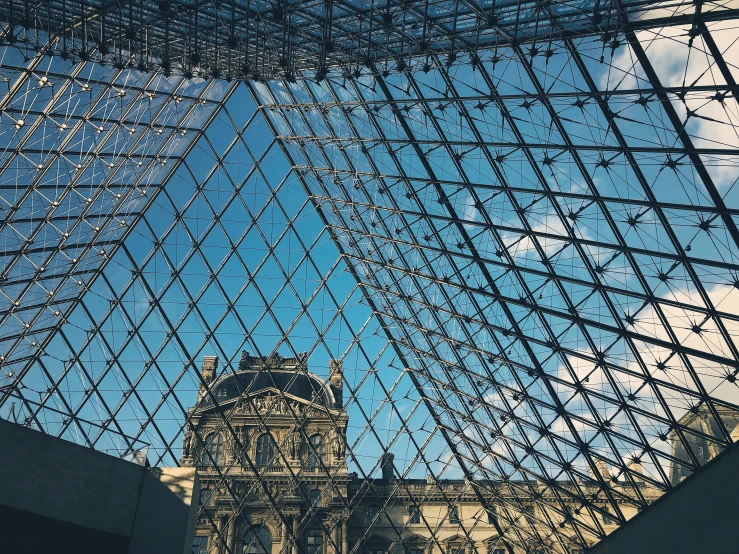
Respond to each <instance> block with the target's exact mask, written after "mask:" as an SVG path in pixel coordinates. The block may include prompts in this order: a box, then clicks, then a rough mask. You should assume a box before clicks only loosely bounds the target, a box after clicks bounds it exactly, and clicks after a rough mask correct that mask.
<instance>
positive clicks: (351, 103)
mask: <svg viewBox="0 0 739 554" xmlns="http://www.w3.org/2000/svg"><path fill="white" fill-rule="evenodd" d="M449 78H450V79H452V80H454V81H457V80H458V79H457V78H456V77H453V76H451V75H450V76H449ZM466 84H467V86H468V87H471V88H475V89H476V87H472V86H471V85H470V84H469V83H466ZM424 86H425V87H427V88H428V87H429V84H428V83H424ZM734 88H735V87H734V86H733V85H718V84H714V85H695V86H690V87H687V86H684V87H683V86H667V87H663V89H664V91H665V92H667V93H670V94H687V93H690V94H696V93H699V92H718V91H721V90H733V89H734ZM476 90H477V89H476ZM598 92H601V93H603V94H605V93H606V91H598ZM642 92H643V90H640V89H621V88H618V89H616V90H612V91H611V90H609V91H607V94H608V96H609V97H616V98H618V97H621V96H634V97H637V98H638V97H639V95H640V94H641V93H642ZM582 95H583V92H582V91H579V92H568V91H551V92H548V93H547V98H549V99H550V100H551V99H560V98H561V99H563V100H565V99H572V98H579V97H581V96H582ZM535 96H536V95H535V94H533V93H530V92H521V93H518V94H514V93H504V94H498V95H497V96H496V98H499V99H500V100H503V101H507V100H529V99H532V98H534V97H535ZM492 100H493V99H492V98H491V97H490V95H489V94H483V93H482V92H480V94H478V95H458V96H454V97H448V96H432V97H419V98H413V99H410V100H400V99H392V100H387V99H383V98H368V99H366V100H364V101H363V102H360V101H357V100H345V101H344V100H341V101H332V102H321V106H322V107H327V108H342V109H343V108H347V107H358V108H361V107H364V106H380V107H385V106H392V105H410V106H411V107H415V106H417V105H423V106H431V107H433V105H434V104H439V103H445V102H462V103H465V104H466V103H468V102H479V103H483V102H484V103H485V104H490V103H491V102H492ZM314 105H315V104H313V103H306V102H280V104H279V107H280V109H281V110H284V109H286V108H287V109H292V110H296V111H299V110H301V109H306V108H310V107H313V106H314ZM472 108H475V109H477V106H472ZM468 109H469V108H468ZM6 111H7V110H6Z"/></svg>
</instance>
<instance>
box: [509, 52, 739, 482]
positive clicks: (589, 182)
mask: <svg viewBox="0 0 739 554" xmlns="http://www.w3.org/2000/svg"><path fill="white" fill-rule="evenodd" d="M515 51H516V53H517V54H518V58H519V60H520V62H521V64H523V66H524V68H525V69H526V72H527V74H528V76H529V78H530V79H531V82H532V83H533V85H534V87H535V88H536V89H537V92H538V93H539V94H540V95H541V98H542V100H541V101H542V103H543V104H544V105H545V107H546V108H547V111H548V112H549V115H550V117H551V118H552V121H553V122H554V124H555V125H556V127H557V129H558V130H559V132H560V135H561V136H562V139H563V141H564V142H566V143H567V144H572V142H571V140H570V138H569V135H568V134H567V131H566V129H565V128H564V125H562V122H561V120H560V119H559V117H558V116H557V114H556V112H555V111H554V109H553V108H552V106H551V104H550V103H549V102H548V100H547V99H546V95H545V92H544V90H543V87H542V85H541V83H540V82H539V80H538V78H537V76H536V74H535V73H534V70H533V67H532V66H531V64H530V63H529V62H528V61H527V59H526V56H525V54H524V52H523V51H522V50H521V49H520V47H519V48H516V49H515ZM670 106H671V105H670ZM686 146H687V145H686ZM625 153H628V152H625ZM572 157H573V159H574V161H575V163H576V165H577V167H578V170H579V171H580V174H581V175H582V176H583V179H584V180H585V182H586V183H587V185H588V188H589V189H590V190H593V191H596V190H597V188H596V186H595V183H594V182H593V180H592V178H591V177H590V175H589V173H588V172H587V170H586V169H585V166H584V164H583V162H582V160H581V159H580V156H579V152H578V151H577V149H576V150H574V151H573V152H572ZM647 188H648V187H647ZM599 207H600V210H601V212H602V213H603V214H604V216H605V218H606V220H607V221H608V223H609V227H610V228H611V231H612V232H613V233H614V235H615V236H616V238H617V239H618V240H619V242H620V243H621V244H625V241H624V239H623V237H622V236H621V233H620V231H619V229H618V227H617V225H616V224H615V222H614V221H613V219H612V218H611V217H610V215H609V212H608V211H607V210H606V209H604V208H605V207H604V206H602V205H600V206H599ZM562 219H564V218H562ZM565 225H566V223H565ZM737 238H738V239H739V233H738V234H737ZM737 245H738V246H739V243H738V244H737ZM681 250H682V249H680V250H679V251H681ZM629 262H630V265H631V267H632V269H633V270H634V272H635V274H636V275H637V277H638V279H639V281H640V284H641V285H642V287H643V288H644V290H645V291H648V290H651V289H649V287H648V284H647V283H646V280H645V279H644V277H643V276H642V275H641V272H640V270H639V268H638V267H639V266H638V264H636V263H635V260H633V259H629ZM591 271H592V270H591ZM594 278H595V279H597V276H594ZM598 282H600V280H598ZM601 297H602V298H604V300H605V301H606V303H607V304H608V305H609V309H610V310H611V311H612V313H613V316H614V320H615V321H616V322H617V323H618V324H619V326H620V327H621V328H622V329H623V330H624V331H625V330H626V329H625V328H624V327H623V324H622V323H621V321H620V319H619V318H617V317H616V315H615V311H614V309H613V307H612V306H611V302H610V298H608V297H607V296H605V295H602V296H601ZM709 306H710V304H709ZM654 309H655V311H656V312H657V314H658V317H659V318H660V320H661V322H662V325H663V327H664V329H665V330H666V331H667V333H668V335H669V336H670V338H671V340H672V341H673V343H674V344H677V343H678V342H679V341H678V340H677V337H676V336H675V334H674V332H673V330H672V327H671V325H670V324H669V322H668V321H667V318H666V317H665V316H664V314H663V313H662V310H661V309H660V307H659V306H656V305H655V306H654ZM626 338H627V340H628V337H626ZM628 342H629V346H630V347H631V349H632V352H633V354H634V355H635V357H636V359H637V362H638V363H639V365H640V366H641V367H642V371H644V373H645V377H647V379H645V382H646V383H650V379H653V378H652V377H651V373H650V372H649V370H648V369H647V365H646V363H645V362H644V360H643V359H642V357H641V355H640V354H639V353H638V352H639V350H638V349H637V348H636V346H635V345H634V344H633V343H632V342H631V340H628ZM668 349H672V350H674V347H673V348H668ZM704 357H705V356H704ZM682 361H683V364H684V365H685V367H686V369H687V370H688V372H689V373H690V374H691V377H692V378H693V380H694V383H695V385H696V388H697V389H698V392H699V393H701V395H702V396H705V395H706V392H705V390H703V384H702V383H701V382H700V379H699V378H698V375H697V373H696V372H695V370H694V368H693V366H692V363H691V362H690V360H689V359H688V358H687V357H683V358H682ZM604 369H605V366H604ZM609 380H610V375H609ZM651 389H652V392H653V393H654V394H655V396H656V397H657V398H658V399H659V402H660V404H661V406H662V408H663V409H664V410H665V413H667V414H668V415H670V416H672V411H671V410H670V408H669V406H668V405H667V402H666V401H665V399H664V397H663V395H662V393H661V392H660V390H659V389H658V388H657V387H656V386H654V384H652V385H651ZM614 390H616V391H617V390H618V389H616V388H614ZM619 396H621V395H620V393H619ZM622 400H623V399H622ZM711 410H712V412H715V409H714V408H713V407H711ZM624 412H625V413H626V414H627V415H628V416H629V419H631V417H630V415H631V414H630V413H629V411H628V410H624ZM673 417H674V416H673ZM714 417H718V416H717V414H716V413H714ZM717 421H720V419H717ZM675 423H677V422H675ZM632 425H634V428H635V429H636V431H637V433H639V435H641V436H642V437H643V438H644V444H645V445H646V444H648V441H646V437H644V435H643V433H642V431H641V427H640V426H639V425H637V424H636V422H635V421H632ZM723 431H724V437H725V438H726V435H727V432H726V430H723ZM681 438H682V437H681ZM683 440H684V439H683ZM685 444H687V443H685ZM688 451H689V452H690V456H691V459H692V461H693V462H694V463H697V459H696V458H695V457H694V454H693V453H692V451H691V449H688ZM654 461H656V460H654ZM654 465H655V468H656V469H657V471H658V472H659V473H660V475H661V476H662V478H663V479H664V482H665V483H669V479H668V478H667V475H666V474H665V473H664V470H663V469H662V466H661V464H658V463H655V464H654ZM627 475H629V474H627Z"/></svg>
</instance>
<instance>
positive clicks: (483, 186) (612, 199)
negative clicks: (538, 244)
mask: <svg viewBox="0 0 739 554" xmlns="http://www.w3.org/2000/svg"><path fill="white" fill-rule="evenodd" d="M594 94H595V93H594ZM308 168H309V166H307V165H296V166H295V169H308ZM312 169H314V170H315V171H317V172H320V171H324V172H325V173H327V174H343V175H347V176H364V177H369V178H371V179H373V180H377V179H381V180H392V179H398V180H402V179H406V180H407V181H408V182H418V183H425V184H429V183H430V182H431V181H432V180H431V179H424V178H421V177H415V176H408V177H405V178H404V177H402V176H400V175H396V174H390V173H379V172H378V173H369V172H366V171H349V170H346V169H331V170H328V169H322V168H312ZM437 181H438V182H439V183H440V184H442V185H456V184H457V183H456V182H455V181H449V180H446V179H437ZM469 186H470V187H474V188H475V189H476V190H492V191H499V192H502V191H508V190H509V191H511V192H521V193H524V194H532V195H541V196H545V197H547V198H568V199H574V200H586V201H592V200H593V199H598V200H600V201H602V202H605V203H609V204H623V205H624V206H639V207H642V208H652V207H653V206H658V207H660V208H664V209H668V210H682V211H690V212H696V213H701V212H704V213H718V211H717V210H716V208H715V207H713V206H706V205H695V206H692V205H688V204H673V203H669V202H657V201H655V202H654V203H652V202H647V201H645V200H637V199H632V198H619V197H617V196H603V195H600V194H599V195H597V196H593V195H588V194H582V193H577V192H571V191H561V190H553V189H550V190H546V189H537V188H531V187H524V186H517V185H511V184H508V185H505V186H503V185H496V184H494V183H478V182H474V181H470V185H469ZM2 188H3V187H2V186H1V185H0V190H2ZM726 211H727V213H729V214H731V215H736V216H739V209H734V208H727V210H726Z"/></svg>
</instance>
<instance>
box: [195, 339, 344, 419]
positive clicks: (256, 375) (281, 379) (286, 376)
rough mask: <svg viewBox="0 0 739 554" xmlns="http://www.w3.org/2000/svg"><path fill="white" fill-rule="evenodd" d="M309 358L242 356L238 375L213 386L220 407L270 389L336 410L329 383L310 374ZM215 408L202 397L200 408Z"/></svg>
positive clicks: (229, 374)
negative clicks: (244, 396) (242, 397)
mask: <svg viewBox="0 0 739 554" xmlns="http://www.w3.org/2000/svg"><path fill="white" fill-rule="evenodd" d="M306 362H307V355H306V354H299V355H298V357H296V358H283V357H282V356H279V355H275V356H270V357H266V356H250V355H249V353H248V352H242V353H241V359H240V360H239V366H238V369H237V371H236V372H235V373H226V374H224V375H221V376H220V377H219V378H218V379H216V380H215V381H213V383H212V384H211V386H210V389H211V391H212V392H213V396H215V397H216V399H217V400H218V403H219V404H223V403H224V402H228V401H229V400H232V399H234V398H239V397H241V396H242V395H257V394H259V393H260V392H263V391H267V390H277V391H282V392H285V393H286V394H289V395H292V396H294V397H296V398H299V399H302V400H305V401H306V402H313V401H314V402H315V403H316V404H317V405H318V406H322V407H326V408H335V407H336V401H335V398H334V395H333V393H332V392H331V389H330V388H329V386H328V385H327V384H326V382H325V381H324V380H323V379H321V378H320V377H319V376H318V375H316V374H315V373H311V372H309V371H307V363H306ZM212 406H213V401H212V399H211V398H210V396H206V397H205V398H203V401H202V403H201V404H200V406H199V408H200V409H207V408H209V407H212Z"/></svg>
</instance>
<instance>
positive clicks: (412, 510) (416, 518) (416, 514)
mask: <svg viewBox="0 0 739 554" xmlns="http://www.w3.org/2000/svg"><path fill="white" fill-rule="evenodd" d="M408 523H409V524H410V525H418V524H420V523H421V509H420V508H419V507H418V506H408Z"/></svg>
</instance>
